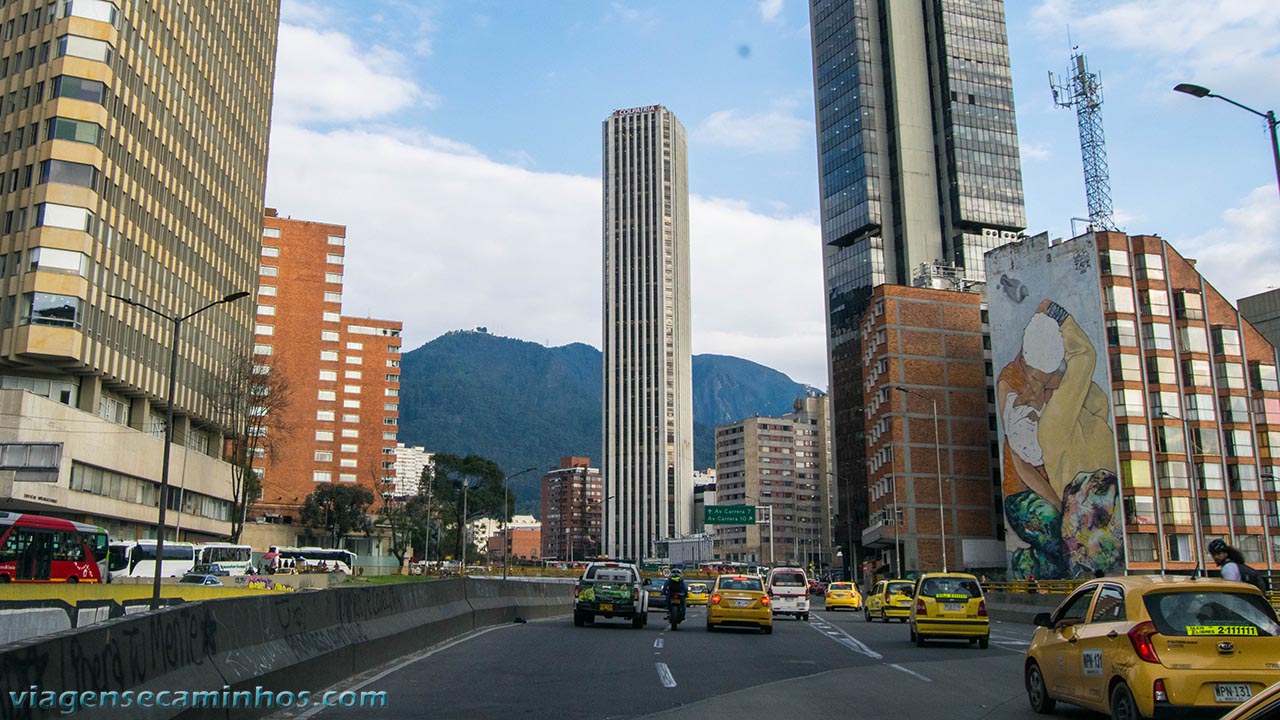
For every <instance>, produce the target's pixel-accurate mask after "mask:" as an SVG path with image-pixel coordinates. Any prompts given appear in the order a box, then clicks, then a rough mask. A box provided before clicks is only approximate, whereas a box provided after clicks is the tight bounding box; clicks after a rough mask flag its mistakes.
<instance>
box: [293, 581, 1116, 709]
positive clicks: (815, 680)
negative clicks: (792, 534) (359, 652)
mask: <svg viewBox="0 0 1280 720" xmlns="http://www.w3.org/2000/svg"><path fill="white" fill-rule="evenodd" d="M815 607H821V601H820V600H819V602H817V603H815ZM704 612H705V611H704V610H703V609H701V608H691V609H690V610H689V618H688V621H687V623H686V624H682V625H681V629H680V630H678V631H672V630H671V629H670V628H668V627H666V626H665V625H664V624H663V623H662V622H661V620H662V612H661V611H654V612H651V613H650V619H649V625H648V626H647V627H645V628H643V629H640V630H633V629H632V628H631V627H630V624H629V623H626V622H624V621H620V620H607V621H601V622H599V623H597V624H596V625H594V626H588V627H585V628H575V627H574V626H573V623H572V621H571V620H570V618H568V617H564V618H555V619H551V620H543V621H537V622H530V623H526V624H512V625H502V626H497V627H492V628H487V629H485V630H481V631H478V632H476V633H473V634H471V635H468V636H464V637H463V638H459V639H456V640H454V641H451V642H449V643H445V644H443V645H441V646H439V647H436V648H430V649H426V650H424V652H422V653H420V654H418V655H417V656H416V657H412V658H405V659H402V660H400V661H397V662H396V663H393V664H391V665H389V666H387V667H384V668H380V669H378V670H375V671H371V672H370V673H366V674H365V675H363V676H360V677H357V678H353V679H351V680H350V681H348V682H346V683H343V684H341V685H339V686H335V687H334V688H332V689H334V690H348V689H353V690H357V691H374V690H381V691H386V693H387V697H388V703H387V707H385V708H383V709H370V708H364V709H359V710H357V709H351V710H347V709H338V708H330V709H324V710H321V711H319V712H315V711H314V710H311V711H306V712H297V711H292V712H282V713H278V714H277V715H275V716H273V717H274V718H276V719H277V720H285V719H286V718H310V717H318V718H323V719H331V718H332V719H336V718H352V719H354V718H422V719H424V720H426V719H428V718H429V719H431V720H439V719H441V718H466V719H467V720H484V719H486V718H493V719H495V720H498V719H502V720H507V719H509V718H522V717H526V718H557V719H559V720H575V719H577V718H590V719H591V720H604V719H605V718H638V717H655V718H698V719H699V720H709V719H710V718H725V717H729V718H753V717H765V716H769V715H772V717H777V718H792V717H827V716H831V714H832V713H833V712H834V711H837V710H840V711H842V714H844V715H846V716H850V717H858V718H893V719H894V720H904V719H905V718H945V720H967V719H976V718H991V719H993V720H994V719H999V718H1033V717H1040V716H1036V715H1035V714H1034V713H1032V712H1031V709H1030V708H1029V707H1028V705H1027V700H1026V694H1025V692H1024V691H1023V688H1022V658H1023V652H1024V651H1025V650H1026V647H1027V642H1028V641H1029V640H1030V638H1031V634H1032V630H1033V628H1032V627H1031V626H1029V625H1011V624H1006V623H993V624H992V629H991V636H992V637H991V639H992V642H991V646H990V647H989V648H988V649H986V650H980V649H978V648H976V647H970V646H969V645H968V643H963V642H935V643H931V644H930V645H929V646H927V647H924V648H917V647H915V645H913V644H911V643H910V642H909V638H908V629H907V626H906V625H905V624H901V623H896V622H893V623H888V624H885V623H879V622H875V623H867V622H864V621H863V619H862V615H861V613H851V612H846V611H841V612H828V611H824V610H819V611H816V612H814V613H812V618H811V621H810V622H807V623H806V622H801V621H798V620H791V619H778V620H777V621H776V622H775V623H774V632H773V634H772V635H763V634H760V633H757V632H755V631H750V630H717V631H715V632H713V633H708V632H707V631H706V630H705V629H704V623H705V614H704ZM1058 716H1059V717H1065V718H1085V717H1089V718H1097V717H1099V716H1097V715H1093V714H1091V713H1087V712H1085V711H1082V710H1079V709H1075V708H1071V707H1069V706H1068V707H1063V706H1059V712H1058Z"/></svg>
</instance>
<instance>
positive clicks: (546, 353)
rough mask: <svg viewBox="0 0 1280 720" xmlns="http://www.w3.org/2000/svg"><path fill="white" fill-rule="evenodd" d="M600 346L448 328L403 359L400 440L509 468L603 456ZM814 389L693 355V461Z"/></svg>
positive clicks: (533, 503)
mask: <svg viewBox="0 0 1280 720" xmlns="http://www.w3.org/2000/svg"><path fill="white" fill-rule="evenodd" d="M601 363H602V355H601V353H600V351H599V350H597V349H596V348H594V347H591V346H590V345H586V344H583V343H572V344H569V345H563V346H560V347H546V346H544V345H539V344H537V343H533V342H528V341H525V340H519V339H516V338H508V337H501V336H497V335H492V334H490V333H488V332H487V331H485V330H484V329H483V328H477V329H476V330H456V331H453V332H449V333H446V334H444V335H441V336H440V337H438V338H436V339H434V340H432V341H431V342H428V343H426V344H424V345H422V346H421V347H419V348H417V349H415V350H412V351H410V352H408V353H405V354H404V356H403V357H402V358H401V361H400V425H399V437H400V442H403V443H405V444H406V445H410V446H422V447H425V448H426V449H427V450H428V451H430V452H442V453H452V454H455V455H469V454H475V455H480V456H483V457H486V458H489V459H490V460H493V461H494V462H496V463H498V464H499V465H500V466H501V467H502V468H503V469H504V470H506V471H507V472H508V473H515V472H518V471H520V470H523V469H524V468H526V467H535V468H538V470H539V471H542V470H546V469H547V468H551V467H556V466H557V465H558V464H559V461H560V458H561V457H565V456H569V455H577V456H581V457H587V458H590V459H591V463H592V465H594V466H599V464H600V449H601V442H602V441H601V412H602V410H601V392H602V389H601V374H602V365H601ZM809 391H810V388H809V386H807V385H803V384H800V383H797V382H795V381H793V380H792V379H791V378H789V377H787V376H786V375H784V374H783V373H781V372H778V371H777V370H774V369H772V368H768V367H765V366H764V365H760V364H758V363H754V362H751V361H750V360H744V359H742V358H737V357H731V356H727V355H694V356H693V423H694V428H693V429H694V467H695V468H698V469H705V468H708V467H714V466H715V448H714V445H715V427H716V426H717V425H723V424H726V423H731V422H737V421H738V420H741V419H743V418H746V417H751V416H753V415H766V416H774V417H776V416H779V415H782V414H783V413H787V412H790V411H791V410H792V403H793V402H794V401H795V399H796V398H797V397H801V396H802V395H804V394H805V393H807V392H809ZM540 477H541V473H540V472H537V471H535V472H532V473H528V474H526V475H523V476H521V477H519V478H516V479H514V480H512V482H511V488H512V490H513V491H514V492H515V494H516V497H517V509H518V511H519V512H522V513H529V512H536V510H537V507H538V496H539V479H540Z"/></svg>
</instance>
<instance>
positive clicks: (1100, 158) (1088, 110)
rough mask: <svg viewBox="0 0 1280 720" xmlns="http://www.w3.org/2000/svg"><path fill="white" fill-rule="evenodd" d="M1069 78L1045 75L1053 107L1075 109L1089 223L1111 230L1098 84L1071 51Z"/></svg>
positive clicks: (1084, 64) (1081, 60)
mask: <svg viewBox="0 0 1280 720" xmlns="http://www.w3.org/2000/svg"><path fill="white" fill-rule="evenodd" d="M1071 50H1072V51H1071V64H1072V65H1073V66H1074V67H1073V68H1072V70H1071V71H1069V73H1068V74H1069V75H1070V78H1069V79H1067V78H1064V79H1063V80H1062V81H1058V80H1055V79H1054V77H1053V71H1050V72H1049V89H1050V90H1052V91H1053V104H1054V105H1057V106H1058V107H1063V108H1070V107H1074V108H1075V109H1076V124H1077V125H1078V126H1079V128H1080V156H1081V159H1082V160H1083V161H1084V193H1085V199H1086V200H1087V201H1088V203H1089V222H1090V223H1091V224H1092V225H1093V227H1094V228H1095V229H1098V230H1115V229H1116V224H1115V221H1114V220H1112V218H1111V179H1110V175H1109V173H1108V171H1107V141H1106V138H1105V137H1104V136H1103V133H1102V82H1101V81H1100V80H1099V79H1098V74H1097V73H1091V72H1089V65H1088V63H1086V62H1085V59H1084V54H1083V53H1081V52H1079V51H1078V49H1077V48H1074V47H1073V48H1072V49H1071Z"/></svg>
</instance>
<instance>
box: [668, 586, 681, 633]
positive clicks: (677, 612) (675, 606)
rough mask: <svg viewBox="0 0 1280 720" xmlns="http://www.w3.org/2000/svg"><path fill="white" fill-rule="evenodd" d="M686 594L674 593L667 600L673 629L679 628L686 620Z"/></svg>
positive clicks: (669, 618)
mask: <svg viewBox="0 0 1280 720" xmlns="http://www.w3.org/2000/svg"><path fill="white" fill-rule="evenodd" d="M684 605H685V603H684V595H672V596H671V597H670V598H668V600H667V619H668V620H670V621H671V629H672V630H679V629H680V627H679V626H680V623H682V622H684Z"/></svg>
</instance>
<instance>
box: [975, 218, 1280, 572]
mask: <svg viewBox="0 0 1280 720" xmlns="http://www.w3.org/2000/svg"><path fill="white" fill-rule="evenodd" d="M986 262H987V278H988V283H989V285H988V297H989V310H990V326H991V339H992V360H993V364H994V368H995V373H996V388H995V405H996V409H997V413H996V414H997V421H998V425H997V431H998V433H999V438H1000V448H999V451H1000V461H1001V466H1002V467H1001V471H1002V476H1003V495H1004V499H1003V510H1004V514H1005V522H1006V525H1007V527H1008V529H1009V532H1008V534H1007V536H1006V538H1007V546H1006V547H1007V551H1008V553H1009V563H1010V571H1011V574H1012V576H1014V577H1028V576H1030V575H1032V574H1034V575H1035V576H1036V577H1037V578H1067V577H1085V576H1088V575H1090V574H1092V573H1094V572H1097V571H1102V572H1108V573H1112V572H1123V571H1127V572H1131V573H1142V572H1166V573H1191V572H1195V571H1196V570H1197V568H1204V567H1205V566H1206V565H1208V566H1209V567H1212V562H1211V558H1209V557H1208V556H1207V554H1206V553H1205V550H1204V548H1205V546H1206V544H1207V543H1208V542H1209V541H1210V540H1212V539H1215V538H1222V539H1223V540H1225V541H1226V542H1228V543H1230V544H1232V545H1234V546H1236V547H1238V548H1240V549H1241V551H1242V552H1244V554H1245V557H1246V559H1247V560H1248V562H1249V563H1250V564H1251V565H1253V566H1254V567H1257V568H1267V567H1270V568H1275V567H1277V565H1276V563H1275V558H1276V556H1277V554H1280V534H1278V533H1277V532H1276V525H1277V524H1280V523H1277V516H1278V515H1280V512H1277V497H1278V493H1280V483H1278V481H1277V479H1276V478H1277V464H1280V460H1278V459H1277V458H1280V388H1278V387H1277V380H1276V363H1277V356H1276V351H1275V348H1274V347H1272V345H1271V344H1270V343H1268V342H1267V341H1266V339H1265V338H1264V337H1263V336H1262V334H1261V333H1259V332H1258V331H1257V330H1256V329H1255V328H1254V327H1253V326H1252V325H1250V324H1249V322H1248V321H1246V320H1245V319H1244V318H1242V317H1241V316H1240V313H1239V312H1237V311H1236V309H1235V308H1234V307H1233V306H1232V305H1231V303H1230V302H1229V301H1227V299H1226V298H1225V297H1224V296H1223V295H1222V294H1221V293H1219V292H1218V291H1217V290H1216V289H1215V288H1214V287H1213V286H1212V285H1210V284H1209V283H1208V282H1207V281H1206V280H1205V279H1204V277H1203V276H1201V275H1200V274H1199V273H1198V272H1197V271H1196V269H1195V261H1194V260H1190V259H1187V258H1184V257H1183V256H1182V255H1180V254H1179V253H1178V252H1177V251H1176V250H1175V249H1174V248H1173V247H1171V246H1170V245H1169V244H1168V243H1166V242H1164V241H1163V240H1162V239H1161V238H1159V237H1156V236H1146V235H1135V236H1128V235H1125V234H1124V233H1117V232H1098V233H1091V234H1087V235H1083V236H1081V237H1077V238H1074V239H1072V240H1069V241H1066V242H1058V243H1054V244H1050V242H1049V240H1048V237H1047V236H1046V235H1041V236H1037V237H1035V238H1030V239H1028V240H1025V241H1023V242H1020V243H1017V244H1014V245H1009V246H1005V247H1001V248H997V249H995V250H993V251H991V252H990V253H988V254H987V257H986Z"/></svg>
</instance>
